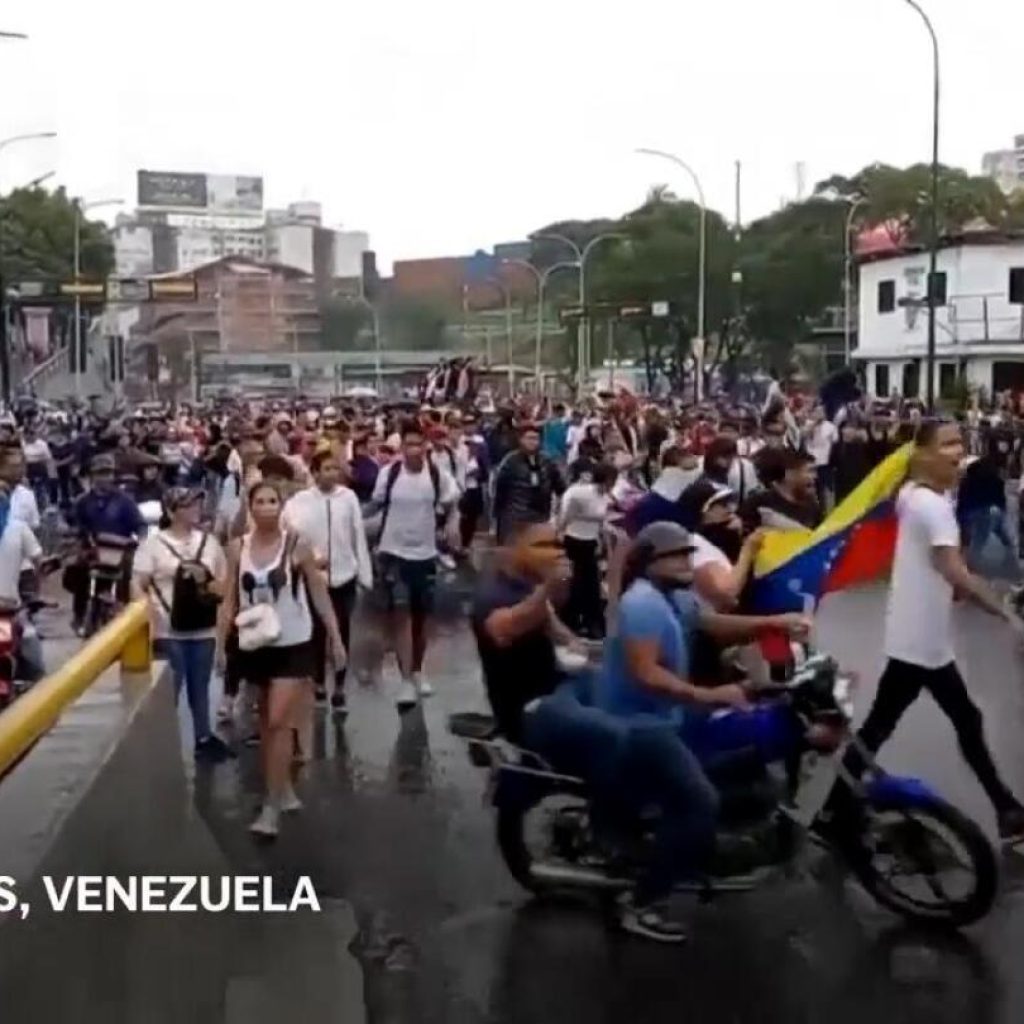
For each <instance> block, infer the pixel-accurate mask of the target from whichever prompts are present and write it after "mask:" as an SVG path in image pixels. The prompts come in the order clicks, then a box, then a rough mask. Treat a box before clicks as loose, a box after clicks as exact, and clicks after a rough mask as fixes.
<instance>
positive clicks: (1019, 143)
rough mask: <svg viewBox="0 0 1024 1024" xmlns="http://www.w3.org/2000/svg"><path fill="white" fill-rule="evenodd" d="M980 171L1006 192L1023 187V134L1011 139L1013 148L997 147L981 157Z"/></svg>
mask: <svg viewBox="0 0 1024 1024" xmlns="http://www.w3.org/2000/svg"><path fill="white" fill-rule="evenodd" d="M981 173H982V174H984V175H985V177H987V178H992V180H993V181H995V183H996V184H997V185H998V186H999V187H1000V188H1001V189H1002V190H1003V191H1004V192H1005V193H1006V194H1007V195H1009V194H1010V193H1011V192H1015V191H1017V189H1024V135H1017V136H1015V137H1014V140H1013V149H997V150H995V151H994V152H992V153H986V154H985V155H984V156H983V157H982V158H981Z"/></svg>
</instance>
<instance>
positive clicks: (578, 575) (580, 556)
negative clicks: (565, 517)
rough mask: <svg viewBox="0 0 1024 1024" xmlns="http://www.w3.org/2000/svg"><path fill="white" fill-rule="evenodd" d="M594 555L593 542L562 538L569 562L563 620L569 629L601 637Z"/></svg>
mask: <svg viewBox="0 0 1024 1024" xmlns="http://www.w3.org/2000/svg"><path fill="white" fill-rule="evenodd" d="M597 552H598V546H597V541H596V540H577V539H576V538H575V537H566V538H565V554H566V557H567V558H568V559H569V561H570V562H572V582H571V583H570V585H569V600H568V601H567V602H566V605H565V610H564V612H563V619H564V621H565V624H566V625H567V626H568V627H569V628H570V629H572V630H576V631H577V632H581V633H585V634H592V635H594V636H600V635H601V633H602V632H603V625H604V616H603V614H602V612H601V571H600V568H599V567H598V563H597Z"/></svg>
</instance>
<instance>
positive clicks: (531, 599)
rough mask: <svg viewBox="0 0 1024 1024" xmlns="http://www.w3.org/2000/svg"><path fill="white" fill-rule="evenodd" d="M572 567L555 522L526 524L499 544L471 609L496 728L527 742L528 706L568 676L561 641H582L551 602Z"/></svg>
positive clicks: (516, 740) (563, 587) (563, 592)
mask: <svg viewBox="0 0 1024 1024" xmlns="http://www.w3.org/2000/svg"><path fill="white" fill-rule="evenodd" d="M570 577H571V568H570V566H569V563H568V561H567V560H566V558H565V552H564V549H563V547H562V543H561V541H559V539H558V536H557V534H556V533H555V528H554V527H553V526H552V525H551V524H550V523H524V524H521V525H520V527H519V529H518V531H517V532H516V533H515V534H514V536H513V538H512V539H510V540H509V542H508V544H507V545H506V546H505V547H503V548H501V549H499V550H498V553H497V557H496V561H495V566H494V569H493V571H492V572H491V573H490V574H488V575H487V576H485V577H484V579H483V580H482V582H481V584H480V586H479V588H478V590H477V594H476V599H475V601H474V607H473V632H474V635H475V636H476V642H477V648H478V650H479V652H480V662H481V665H482V666H483V674H484V685H485V687H486V689H487V697H488V700H489V701H490V704H491V709H492V711H493V712H494V717H495V720H496V722H497V726H498V731H499V732H500V733H501V734H502V735H503V736H505V737H506V738H507V739H509V740H511V741H512V742H513V743H520V744H522V743H527V744H528V740H529V737H528V736H527V729H526V725H525V718H524V709H526V708H531V709H532V708H533V707H534V706H535V705H536V703H537V701H538V700H539V698H541V697H547V696H548V695H550V694H551V693H553V692H554V691H555V689H556V688H557V687H558V686H559V685H560V684H561V683H563V682H565V681H566V677H565V676H564V675H563V674H562V673H561V671H560V670H559V667H558V660H557V657H556V653H555V641H556V640H558V641H559V642H564V641H569V645H570V646H576V645H578V641H576V640H575V638H573V637H572V636H571V634H569V631H568V630H567V629H566V628H565V626H564V625H563V624H562V622H561V620H560V619H559V618H558V616H557V615H556V614H555V612H554V609H553V605H554V604H555V603H560V601H561V599H562V598H563V597H564V596H565V595H566V594H567V593H568V588H569V581H570Z"/></svg>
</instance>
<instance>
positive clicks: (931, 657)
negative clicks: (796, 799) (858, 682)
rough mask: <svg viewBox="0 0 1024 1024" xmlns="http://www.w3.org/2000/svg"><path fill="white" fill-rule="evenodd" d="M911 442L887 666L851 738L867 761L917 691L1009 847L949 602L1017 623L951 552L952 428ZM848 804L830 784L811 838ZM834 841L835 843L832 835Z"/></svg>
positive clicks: (955, 532) (956, 532) (842, 788)
mask: <svg viewBox="0 0 1024 1024" xmlns="http://www.w3.org/2000/svg"><path fill="white" fill-rule="evenodd" d="M916 440H917V450H916V451H915V454H914V459H913V462H912V467H911V480H910V482H909V483H907V484H906V485H905V486H904V487H903V490H902V491H900V494H899V497H898V498H897V502H896V512H897V516H898V518H899V533H898V535H897V540H896V555H895V558H894V560H893V568H892V583H891V586H890V589H889V604H888V608H887V611H886V620H885V645H884V650H885V655H886V657H887V659H888V660H887V662H886V665H885V670H884V671H883V673H882V678H881V679H880V680H879V682H878V692H877V694H876V695H875V702H874V704H873V705H872V706H871V710H870V712H869V713H868V716H867V718H866V719H865V720H864V724H863V725H862V726H861V728H860V731H859V732H858V734H857V735H858V738H859V739H860V743H861V745H862V746H863V747H865V748H867V750H869V751H871V752H872V753H875V752H876V751H878V750H879V748H880V747H881V746H882V744H883V743H884V742H885V741H886V740H887V739H888V738H889V737H890V736H891V735H892V733H893V731H894V730H895V728H896V725H897V723H898V722H899V720H900V719H901V718H902V717H903V714H904V712H905V711H906V710H907V709H908V708H909V707H910V705H911V704H913V703H914V701H915V700H917V698H918V696H920V694H921V691H922V690H927V691H928V692H929V693H930V694H931V695H932V697H933V698H934V700H935V702H936V703H937V704H938V705H939V707H940V708H942V710H943V711H944V712H945V713H946V715H947V716H948V717H949V719H950V722H951V723H952V725H953V728H954V729H955V730H956V736H957V742H958V743H959V746H960V750H961V752H962V753H963V755H964V759H965V760H966V761H967V763H968V764H969V765H970V767H971V768H972V769H973V771H974V774H975V775H976V776H977V778H978V781H979V782H980V783H981V785H982V788H984V790H985V792H986V793H987V794H988V798H989V800H991V801H992V805H993V806H994V807H995V810H996V816H997V819H998V824H999V835H1000V838H1001V839H1002V840H1003V841H1004V842H1007V843H1014V842H1019V841H1020V840H1022V839H1024V807H1022V806H1021V804H1020V803H1019V801H1018V800H1017V798H1016V797H1015V796H1014V795H1013V793H1011V792H1010V790H1009V788H1008V787H1007V785H1006V783H1005V782H1004V781H1003V780H1002V779H1001V778H1000V776H999V773H998V771H997V769H996V766H995V764H994V763H993V760H992V755H991V753H990V752H989V749H988V745H987V743H986V742H985V735H984V731H983V729H982V719H981V712H980V711H979V710H978V707H977V705H976V704H975V703H974V701H972V700H971V697H970V695H969V694H968V692H967V687H966V686H965V684H964V681H963V678H962V677H961V675H960V672H959V670H958V669H957V666H956V662H955V660H954V652H953V641H952V626H953V622H952V620H953V602H954V600H955V597H956V595H957V594H962V595H964V596H965V597H969V598H971V599H972V600H973V601H974V602H975V603H976V604H978V605H980V606H981V607H982V608H983V609H984V610H985V611H987V612H989V613H991V614H992V615H995V616H998V617H1000V618H1003V619H1005V620H1006V621H1007V622H1008V623H1010V624H1011V625H1012V626H1013V627H1014V628H1015V629H1016V630H1018V631H1019V630H1020V629H1021V626H1022V623H1021V620H1020V619H1019V618H1018V617H1017V616H1016V615H1015V614H1014V613H1012V612H1011V611H1009V610H1008V609H1007V608H1006V607H1004V605H1003V603H1002V602H1001V601H1000V600H999V598H998V597H997V596H996V595H995V594H994V593H992V591H991V590H990V589H989V588H988V586H987V585H986V584H985V583H984V581H982V580H981V579H979V578H978V577H977V576H975V575H973V574H972V573H971V572H970V571H969V570H968V569H967V566H966V564H965V563H964V560H963V555H962V554H961V551H960V529H959V527H958V525H957V521H956V515H955V513H954V510H953V504H952V501H951V500H950V492H951V491H952V489H953V488H954V486H955V485H956V481H957V475H958V472H959V467H960V463H961V461H962V459H963V454H964V447H963V440H962V438H961V434H960V428H959V426H958V425H957V424H955V423H939V422H927V423H925V424H923V425H922V426H921V427H920V429H919V430H918V433H917V439H916ZM844 766H845V767H846V769H847V770H848V771H849V773H850V774H851V775H853V776H854V777H855V778H856V777H858V776H859V775H860V774H861V773H862V772H863V771H864V768H865V764H864V761H863V758H862V756H861V754H860V752H859V749H858V748H855V747H854V746H851V747H850V748H849V750H848V752H847V754H846V757H845V759H844ZM848 798H849V789H848V788H847V787H846V784H845V783H843V782H839V783H837V784H836V787H835V789H833V791H832V795H831V796H830V797H829V801H828V803H827V804H826V807H825V809H824V811H823V813H822V816H821V818H819V820H818V823H817V824H816V828H818V829H819V830H820V831H822V832H824V833H828V832H829V831H833V834H835V830H836V829H839V830H841V829H842V827H843V825H844V823H846V822H847V821H848V820H849V819H847V818H844V816H843V812H844V801H845V800H848ZM845 806H846V807H847V808H848V804H846V805H845ZM838 838H840V839H842V838H843V836H842V834H841V832H840V835H839V836H838ZM846 838H849V836H847V837H846Z"/></svg>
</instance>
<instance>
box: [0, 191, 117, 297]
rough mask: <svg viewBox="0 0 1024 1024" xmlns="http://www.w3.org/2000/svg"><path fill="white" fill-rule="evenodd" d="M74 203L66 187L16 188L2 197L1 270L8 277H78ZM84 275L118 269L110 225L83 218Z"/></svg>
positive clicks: (101, 275)
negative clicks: (115, 266) (48, 189)
mask: <svg viewBox="0 0 1024 1024" xmlns="http://www.w3.org/2000/svg"><path fill="white" fill-rule="evenodd" d="M74 236H75V208H74V204H73V203H72V202H71V200H70V199H69V198H68V196H67V193H66V192H65V191H64V189H63V188H60V189H57V190H56V191H55V192H48V191H46V190H45V189H42V188H21V189H15V190H14V191H13V192H11V193H10V194H9V195H7V196H6V197H4V198H3V199H0V274H2V276H3V278H4V280H5V281H8V282H10V281H22V280H26V281H30V280H45V281H49V282H60V281H69V280H71V279H72V278H73V276H74ZM80 248H81V267H82V276H83V277H85V278H89V279H93V280H102V279H105V278H106V277H108V276H109V275H110V273H111V272H112V271H113V269H114V249H113V246H112V245H111V242H110V237H109V234H108V232H107V228H106V226H105V225H104V224H103V223H102V222H99V221H89V220H85V219H83V220H82V228H81V247H80Z"/></svg>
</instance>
